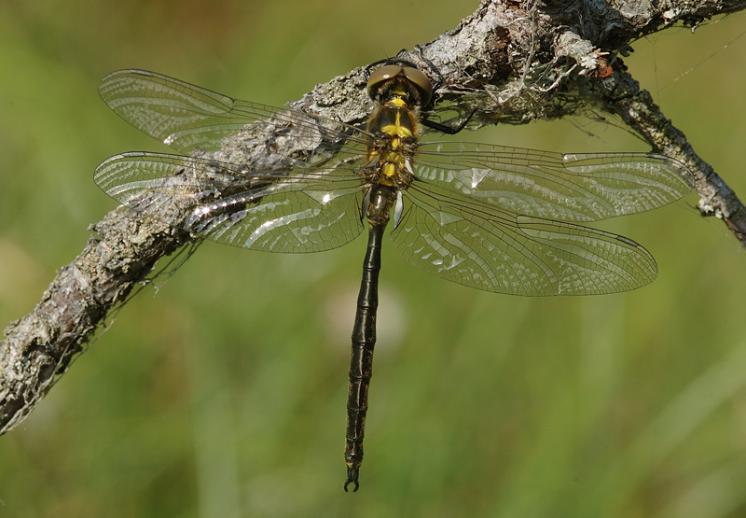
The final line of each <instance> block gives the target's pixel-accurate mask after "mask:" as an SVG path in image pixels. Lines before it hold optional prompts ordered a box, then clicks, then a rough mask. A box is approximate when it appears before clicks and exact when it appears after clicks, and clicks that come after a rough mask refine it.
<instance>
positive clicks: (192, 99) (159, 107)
mask: <svg viewBox="0 0 746 518" xmlns="http://www.w3.org/2000/svg"><path fill="white" fill-rule="evenodd" d="M99 93H100V94H101V98H102V99H103V100H104V102H105V103H106V104H107V105H108V106H109V107H110V108H111V109H112V110H114V111H115V112H116V113H117V114H118V115H119V116H120V117H122V118H123V119H124V120H125V121H127V122H129V123H130V124H132V125H133V126H134V127H136V128H137V129H139V130H141V131H143V132H145V133H147V134H148V135H150V136H152V137H154V138H156V139H158V140H160V141H161V142H163V143H164V144H167V145H169V146H172V147H174V148H175V149H177V150H178V151H180V152H182V153H188V152H191V151H193V150H195V149H200V150H203V151H211V150H216V149H218V148H219V147H220V143H221V141H222V140H223V139H224V138H225V137H227V136H230V135H234V134H236V133H239V132H240V131H241V130H242V129H244V128H245V127H246V126H247V125H249V124H254V123H258V122H260V121H262V123H265V124H269V123H270V121H267V120H266V119H270V118H271V119H272V121H273V122H274V123H275V124H278V125H282V124H288V125H293V126H294V127H296V128H299V129H300V131H298V132H296V133H294V136H293V138H295V139H299V140H301V141H302V140H304V139H307V140H309V142H317V141H319V140H321V139H327V140H330V141H336V140H347V139H351V140H356V141H358V142H359V144H361V145H364V143H365V135H364V132H362V131H361V130H359V129H357V128H355V127H353V126H349V125H345V124H342V123H338V122H336V121H331V120H328V119H324V118H320V117H312V116H311V115H309V114H306V113H304V112H302V111H299V110H289V109H282V108H276V107H272V106H266V105H262V104H258V103H253V102H249V101H242V100H239V99H234V98H233V97H229V96H227V95H223V94H220V93H217V92H213V91H212V90H208V89H206V88H202V87H199V86H195V85H192V84H189V83H187V82H184V81H180V80H178V79H174V78H171V77H168V76H164V75H161V74H158V73H155V72H150V71H147V70H137V69H132V70H118V71H116V72H113V73H111V74H109V75H108V76H106V77H105V78H104V79H103V80H102V81H101V84H100V86H99Z"/></svg>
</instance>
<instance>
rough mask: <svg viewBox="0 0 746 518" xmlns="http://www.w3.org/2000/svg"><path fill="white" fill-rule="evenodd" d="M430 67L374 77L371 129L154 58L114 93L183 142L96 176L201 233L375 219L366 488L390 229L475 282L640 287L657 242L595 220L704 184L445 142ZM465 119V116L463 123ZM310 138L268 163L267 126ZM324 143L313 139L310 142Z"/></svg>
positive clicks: (356, 459)
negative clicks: (272, 102) (247, 93)
mask: <svg viewBox="0 0 746 518" xmlns="http://www.w3.org/2000/svg"><path fill="white" fill-rule="evenodd" d="M432 85H433V82H432V81H431V80H430V78H429V77H428V76H427V75H426V74H425V73H424V72H423V71H421V70H420V69H418V68H417V67H416V66H414V65H412V64H410V63H406V62H386V63H383V64H381V65H379V66H378V67H377V68H375V69H373V70H372V71H370V72H369V77H368V81H367V90H368V93H369V96H370V100H371V107H372V109H371V111H370V115H369V118H368V120H367V122H366V123H365V124H360V125H355V124H345V123H342V122H340V121H338V120H335V119H332V118H325V117H323V116H319V115H316V114H311V113H307V112H306V111H304V110H303V109H300V108H279V107H271V106H266V105H262V104H258V103H254V102H249V101H243V100H239V99H235V98H233V97H229V96H226V95H223V94H220V93H217V92H213V91H211V90H208V89H205V88H201V87H198V86H194V85H192V84H189V83H186V82H183V81H180V80H178V79H173V78H170V77H167V76H164V75H161V74H158V73H155V72H149V71H145V70H137V69H133V70H120V71H117V72H113V73H112V74H110V75H108V76H106V77H105V78H104V79H103V80H102V82H101V85H100V88H99V92H100V94H101V97H102V99H103V100H104V102H105V103H106V104H107V105H108V106H109V107H110V108H111V109H112V110H114V111H115V112H116V113H117V114H118V115H120V116H121V117H122V118H123V119H124V120H125V121H127V122H129V123H130V124H132V125H134V126H135V127H136V128H138V129H140V130H142V131H144V132H145V133H147V134H148V135H151V136H152V137H154V138H156V139H158V140H160V141H161V142H163V143H165V144H167V145H169V146H171V147H172V148H174V149H175V150H176V151H177V153H180V154H166V153H156V152H143V151H137V152H127V153H123V154H118V155H115V156H112V157H110V158H108V159H107V160H105V161H104V162H103V163H101V164H100V165H99V166H98V168H97V169H96V171H95V175H94V179H95V182H96V183H97V184H98V185H99V186H100V187H101V188H102V189H103V190H104V191H105V192H106V193H108V194H109V195H110V196H112V197H113V198H115V199H116V200H118V201H120V202H121V203H123V204H126V205H128V206H129V207H131V208H132V209H134V210H136V211H143V212H147V213H148V214H151V215H155V217H160V216H159V214H161V213H163V212H167V211H166V210H165V208H166V207H168V206H170V204H176V205H178V206H179V207H181V208H182V209H183V210H184V211H185V212H184V213H185V214H187V216H186V217H185V218H183V220H181V222H180V225H181V226H182V229H183V230H184V231H186V232H188V233H189V235H190V236H191V237H193V238H194V240H196V241H201V240H203V239H212V240H214V241H217V242H221V243H227V244H230V245H235V246H239V247H244V248H248V249H251V250H262V251H268V252H277V253H306V252H320V251H323V250H329V249H333V248H336V247H339V246H342V245H344V244H346V243H348V242H350V241H352V240H353V239H355V238H356V237H358V236H359V235H360V234H361V233H362V231H363V230H364V229H365V228H366V227H367V230H368V240H367V247H366V250H365V256H364V260H363V268H362V280H361V283H360V291H359V294H358V299H357V306H356V314H355V320H354V325H353V331H352V354H351V362H350V371H349V393H348V398H347V430H346V436H345V439H346V440H345V453H344V459H345V464H346V479H345V483H344V490H345V491H347V490H348V488H350V487H351V488H352V489H353V491H357V490H358V488H359V474H360V467H361V464H362V461H363V438H364V430H365V418H366V414H367V410H368V389H369V383H370V380H371V375H372V366H373V351H374V346H375V343H376V312H377V307H378V279H379V272H380V268H381V247H382V242H383V238H384V233H385V232H384V231H385V230H386V229H387V228H390V231H389V232H388V235H389V236H390V238H391V240H392V241H393V242H394V243H395V245H396V248H397V249H398V250H399V251H400V252H401V253H402V254H403V255H404V257H405V258H406V259H408V260H409V261H410V262H411V263H413V264H415V265H418V266H420V267H422V268H424V269H425V270H427V271H430V272H432V273H434V274H437V275H438V276H440V277H442V278H444V279H447V280H449V281H453V282H456V283H459V284H462V285H465V286H469V287H472V288H477V289H481V290H487V291H491V292H497V293H504V294H513V295H524V296H551V295H593V294H604V293H615V292H622V291H627V290H632V289H635V288H638V287H640V286H643V285H645V284H647V283H649V282H651V281H652V280H653V279H654V278H655V277H656V274H657V266H656V262H655V259H654V258H653V256H652V255H651V253H650V252H648V251H647V250H646V249H645V248H644V247H643V246H642V245H640V244H638V243H637V242H635V241H633V240H631V239H629V238H627V237H624V236H621V235H617V234H614V233H611V232H607V231H604V230H599V229H595V228H591V227H587V226H584V225H583V224H582V223H585V222H592V221H598V220H603V219H606V218H611V217H615V216H622V215H626V214H633V213H638V212H643V211H647V210H650V209H654V208H657V207H661V206H664V205H666V204H669V203H671V202H674V201H676V200H678V199H680V198H681V197H682V196H684V195H685V194H686V193H687V192H689V190H690V184H691V179H690V173H689V172H688V170H687V169H686V167H685V166H683V165H682V164H681V163H680V162H678V161H676V160H674V159H672V158H669V157H667V156H664V155H661V154H655V153H646V152H633V153H559V152H552V151H540V150H533V149H523V148H516V147H506V146H499V145H491V144H481V143H473V142H449V141H443V140H441V141H438V140H428V138H427V136H428V135H434V134H437V133H439V132H446V133H455V132H456V131H458V130H459V129H461V127H454V126H448V125H444V124H442V123H440V122H436V120H433V118H432V116H433V114H436V113H437V107H436V103H435V102H434V99H435V98H436V97H437V96H438V95H437V94H438V93H437V91H436V89H434V88H433V86H432ZM459 126H463V124H461V125H459ZM257 129H258V130H261V131H263V132H265V133H264V135H266V134H270V135H272V138H274V139H277V140H281V139H285V144H287V143H288V139H290V140H291V142H290V144H298V148H299V149H300V151H299V152H298V153H296V155H297V156H294V157H291V158H284V159H281V160H274V161H270V162H269V163H266V164H265V163H258V164H257V163H255V162H254V161H249V160H246V159H243V160H242V157H245V156H246V153H245V151H244V150H245V149H250V148H253V147H256V146H263V145H266V143H265V142H258V141H257V138H256V137H254V136H252V135H254V134H253V133H251V131H252V130H257ZM307 149H312V151H310V152H308V151H304V150H307Z"/></svg>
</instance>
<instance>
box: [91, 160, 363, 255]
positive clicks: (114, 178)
mask: <svg viewBox="0 0 746 518" xmlns="http://www.w3.org/2000/svg"><path fill="white" fill-rule="evenodd" d="M94 180H95V182H96V184H98V185H99V187H101V188H102V189H103V190H104V191H106V193H107V194H109V195H110V196H112V197H113V198H116V199H117V200H119V201H120V202H122V203H125V204H127V205H129V206H130V207H132V208H134V209H135V210H140V211H142V210H150V211H151V213H153V214H158V213H159V210H161V209H164V207H165V206H167V205H171V204H181V205H182V206H186V207H187V208H189V209H191V216H190V217H189V219H188V221H187V222H186V223H185V224H186V226H187V229H188V230H189V231H190V232H193V233H194V234H196V235H199V236H201V237H206V238H210V239H214V240H216V241H220V242H223V243H227V244H230V245H234V246H241V247H245V248H251V249H254V250H265V251H271V252H284V253H300V252H318V251H321V250H328V249H331V248H335V247H338V246H341V245H343V244H345V243H347V242H349V241H351V240H352V239H354V238H355V237H356V236H357V235H358V234H359V233H360V231H361V230H362V226H363V225H362V222H361V212H360V207H361V205H362V198H363V195H364V188H365V186H364V184H363V182H362V179H361V178H360V177H358V176H357V175H356V174H355V173H354V168H345V167H339V166H338V167H330V168H317V169H307V170H302V171H301V172H300V173H299V172H297V171H296V172H294V174H293V175H292V176H291V175H287V174H258V173H255V172H251V171H249V170H248V169H247V168H245V167H242V166H239V165H236V164H229V163H225V162H219V161H216V160H208V159H201V158H194V157H183V156H179V155H169V154H163V153H146V152H130V153H124V154H121V155H115V156H113V157H111V158H109V159H107V160H106V161H104V162H103V163H102V164H101V165H99V166H98V168H97V169H96V172H95V174H94Z"/></svg>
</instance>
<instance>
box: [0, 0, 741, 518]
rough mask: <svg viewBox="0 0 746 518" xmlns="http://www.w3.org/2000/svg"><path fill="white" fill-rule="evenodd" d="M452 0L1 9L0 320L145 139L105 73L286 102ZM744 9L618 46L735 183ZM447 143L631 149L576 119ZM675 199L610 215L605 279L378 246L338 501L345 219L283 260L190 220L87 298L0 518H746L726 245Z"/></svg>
mask: <svg viewBox="0 0 746 518" xmlns="http://www.w3.org/2000/svg"><path fill="white" fill-rule="evenodd" d="M476 4H477V1H476V0H469V1H466V0H461V1H459V2H454V1H453V0H438V1H432V0H431V1H427V2H425V1H419V2H415V1H409V2H401V1H394V0H377V1H376V2H369V1H364V0H346V1H343V0H337V1H332V0H315V1H300V0H298V1H285V2H279V1H274V2H272V1H269V0H262V1H257V0H254V1H249V2H241V1H239V0H231V1H227V2H220V3H211V2H206V1H199V0H181V1H178V2H176V1H171V0H169V1H165V2H148V1H145V0H139V1H138V0H127V1H120V2H117V3H104V2H96V1H93V0H75V1H66V2H63V1H61V0H38V1H35V2H22V1H20V0H18V1H14V0H10V1H9V0H5V1H4V2H2V3H1V4H0V325H5V323H7V322H9V321H10V320H12V319H14V318H18V317H20V316H21V315H23V314H25V313H26V312H27V311H28V310H30V309H31V308H32V306H33V304H35V302H36V301H37V300H38V298H39V296H40V295H41V293H42V291H43V290H44V289H45V287H46V286H47V284H48V283H49V281H50V280H51V279H52V277H53V276H54V274H55V271H56V269H57V268H59V267H60V266H61V265H63V264H65V263H67V262H69V261H70V260H71V259H72V258H73V257H74V256H75V255H76V254H77V253H78V252H79V251H80V249H81V248H82V246H83V245H84V243H85V241H86V239H87V237H88V236H89V233H88V230H87V227H88V225H89V224H90V223H93V222H95V221H96V220H98V219H99V218H101V217H102V216H103V214H104V213H105V212H106V211H108V210H110V209H111V208H113V207H114V203H113V202H112V201H111V200H110V199H109V198H107V197H106V196H105V195H104V194H103V193H102V192H100V191H99V190H98V189H97V188H96V186H95V185H94V184H93V181H92V180H91V173H92V171H93V169H94V168H95V166H96V165H97V164H98V163H99V162H100V161H101V160H103V159H104V158H106V157H107V156H108V155H111V154H114V153H117V152H120V151H124V150H133V149H149V150H162V151H165V150H166V149H165V148H164V147H163V146H162V145H161V144H159V143H158V142H155V141H152V140H150V139H148V137H146V136H144V135H143V134H140V133H138V132H137V131H136V130H134V129H132V128H130V127H129V126H127V125H126V124H125V123H124V122H122V121H121V120H119V118H118V117H117V116H116V115H114V114H113V113H111V112H110V111H109V110H108V109H107V108H106V107H105V106H104V104H103V103H102V102H101V101H100V100H99V98H98V95H97V93H96V87H97V83H98V81H99V79H100V78H101V77H102V76H103V75H105V74H106V73H108V72H110V71H112V70H115V69H118V68H123V67H133V66H134V67H143V68H150V69H153V70H157V71H160V72H163V73H166V74H169V75H173V76H176V77H179V78H182V79H185V80H187V81H190V82H193V83H197V84H202V85H205V86H208V87H210V88H213V89H215V90H218V91H223V92H225V93H228V94H232V95H235V96H239V97H243V98H246V99H252V100H256V101H259V102H264V103H268V104H279V105H281V104H283V103H284V102H286V101H287V100H290V99H295V98H297V97H298V96H300V95H301V94H302V93H303V92H305V91H307V90H308V89H309V88H310V87H311V86H312V85H314V84H315V83H317V82H321V81H325V80H328V79H329V78H330V77H332V76H334V75H336V74H339V73H343V72H345V71H347V70H349V69H350V68H352V67H355V66H359V65H361V64H365V63H369V62H372V61H375V60H378V59H381V58H383V57H385V56H388V55H392V54H393V53H395V52H396V51H398V50H399V49H400V48H404V47H410V46H411V45H413V44H415V43H418V42H425V41H428V40H430V39H432V38H434V37H436V36H437V35H438V34H440V33H441V32H443V31H445V30H447V29H449V28H450V27H453V26H454V25H455V24H456V23H457V21H458V20H459V19H460V18H461V17H462V16H464V15H466V14H467V13H469V12H471V11H472V10H473V9H474V8H475V7H476ZM745 21H746V18H744V16H741V15H734V16H732V17H730V18H726V19H723V20H718V21H717V22H715V23H709V24H707V25H706V26H703V27H700V28H699V29H698V30H697V31H696V32H695V33H692V32H691V31H689V30H686V29H673V30H669V31H667V32H666V33H664V34H661V35H659V36H656V37H653V38H649V39H645V40H641V41H639V42H637V43H636V44H635V48H636V50H637V52H636V53H635V54H634V55H633V56H632V57H630V58H629V59H628V64H629V65H630V67H631V70H632V71H633V73H634V74H636V75H637V77H638V78H639V79H640V80H641V81H642V82H643V85H644V86H646V87H647V88H649V89H650V90H651V91H652V92H653V94H654V95H655V97H656V99H657V101H658V102H659V103H660V104H661V105H662V107H663V109H664V110H665V112H666V113H667V114H668V115H669V116H670V117H672V118H673V120H674V122H675V124H677V125H678V126H679V127H680V128H682V129H683V130H684V131H685V132H686V134H687V135H688V137H689V138H690V139H691V142H692V143H693V145H694V146H695V149H697V150H698V151H699V153H701V155H702V156H703V157H704V158H705V159H706V160H708V161H710V162H711V163H712V164H714V166H715V168H716V170H718V171H719V172H720V173H721V174H722V175H723V176H724V177H725V178H726V179H727V181H729V182H730V184H731V186H733V187H734V188H735V189H736V191H738V192H740V193H741V194H746V172H745V171H744V170H743V160H744V158H743V157H744V152H745V150H746V148H745V147H744V134H746V98H745V97H744V96H743V91H744V84H745V83H746V72H745V71H746V66H745V65H746V58H744V56H745V55H746V37H744V38H742V39H740V40H737V41H735V42H732V43H731V44H730V45H728V46H727V48H725V46H726V44H727V43H728V42H729V41H731V40H732V39H734V38H736V37H737V36H738V35H739V34H740V33H742V32H743V31H744V30H746V23H744V22H745ZM713 54H714V55H713ZM692 65H696V66H695V67H694V69H693V70H692V71H690V72H688V70H689V68H690V67H691V66H692ZM462 138H464V136H463V135H462ZM466 138H468V139H471V140H480V141H485V142H494V143H507V144H513V145H522V146H531V147H540V148H547V149H556V150H565V151H583V150H641V149H645V146H644V145H643V144H642V143H641V142H639V141H637V140H635V139H633V138H631V137H630V136H629V135H628V134H626V133H625V132H624V131H621V130H619V129H615V128H612V127H609V126H602V125H599V124H592V123H590V122H589V121H588V120H587V119H575V120H564V121H557V122H552V123H538V124H533V125H530V126H528V127H522V128H512V127H505V128H496V129H486V130H482V131H480V132H479V133H477V134H473V135H467V136H466ZM695 202H696V198H695V197H692V198H690V199H688V200H686V201H685V202H681V203H678V204H675V205H673V206H670V207H667V208H665V209H662V210H659V211H656V212H654V213H649V214H643V215H640V216H635V217H629V218H624V219H623V220H620V221H615V222H611V223H610V224H607V225H605V226H604V228H611V229H613V230H617V231H622V232H624V233H625V234H627V235H629V236H631V237H634V238H635V239H637V240H639V241H641V242H642V243H644V244H646V245H647V246H648V247H649V248H650V249H651V250H652V251H653V252H654V254H655V255H656V257H657V259H658V261H659V264H660V270H661V272H660V277H659V279H658V281H657V282H655V283H654V284H652V285H650V286H648V287H646V288H643V289H641V290H638V291H636V292H633V293H628V294H623V295H611V296H601V297H591V298H551V299H526V298H518V297H510V296H501V295H495V294H490V293H483V292H479V291H476V290H470V289H467V288H463V287H460V286H458V285H455V284H451V283H448V282H445V281H441V280H439V279H437V278H435V277H430V276H428V275H426V274H424V273H422V272H420V271H417V270H415V269H414V268H412V267H410V266H409V265H408V264H407V263H405V262H404V261H403V260H402V259H401V258H400V257H399V256H398V254H397V252H396V251H395V250H394V249H393V247H392V246H387V245H389V244H390V243H385V244H384V266H383V272H382V287H381V290H382V308H381V312H380V317H379V347H378V348H377V355H376V365H375V376H374V379H373V386H372V389H371V402H370V403H371V410H370V413H369V419H368V427H367V431H368V436H367V441H366V454H367V457H366V461H365V463H364V465H363V471H362V476H361V482H362V487H361V490H360V492H359V493H357V494H355V495H351V494H345V493H343V492H342V482H343V477H344V465H343V459H342V450H343V447H344V440H343V439H344V427H345V416H346V413H345V401H346V390H347V368H348V351H349V334H350V331H351V326H352V313H353V308H354V302H355V296H356V290H357V286H358V283H359V271H360V264H361V261H362V255H363V249H364V246H365V244H364V240H363V239H359V240H357V241H355V242H354V243H352V244H350V245H348V246H346V247H343V248H341V249H339V250H335V251H331V252H327V253H322V254H315V255H300V256H290V255H272V254H263V253H258V252H249V251H245V250H239V249H233V248H230V247H226V246H221V245H217V244H212V243H207V244H205V245H204V246H202V247H201V248H200V249H199V251H198V253H197V254H195V255H194V257H192V258H191V259H190V260H189V261H188V262H187V263H186V264H185V265H184V266H183V267H182V268H181V269H180V270H178V272H177V273H176V274H175V275H174V276H172V277H171V278H169V279H161V280H160V281H159V282H158V284H157V286H155V287H151V288H148V289H146V290H144V292H143V293H141V294H140V295H139V296H138V297H136V298H135V299H134V300H132V301H131V302H130V303H129V304H127V305H126V306H125V307H124V308H123V309H121V311H119V312H118V313H116V315H114V316H113V317H112V318H111V319H109V325H108V326H107V329H106V331H101V332H99V333H98V335H97V337H96V339H95V341H94V342H93V343H92V344H91V347H90V349H89V351H88V352H87V353H86V354H84V355H83V356H82V357H81V358H80V360H79V361H77V362H76V363H75V364H74V365H73V366H72V368H71V370H70V372H69V373H68V374H67V375H66V376H64V377H63V378H62V380H61V381H60V382H59V383H58V384H57V386H55V387H54V389H53V390H52V391H51V393H50V394H49V396H48V397H47V398H46V399H45V400H44V401H43V402H42V403H41V404H40V405H39V406H38V408H37V409H36V411H35V412H34V413H33V415H31V417H30V418H29V419H28V420H26V421H25V422H24V423H23V424H22V425H21V426H19V427H18V428H17V429H15V430H14V431H13V432H11V433H9V434H7V435H5V436H3V437H2V438H0V516H9V517H47V516H55V517H60V518H65V517H100V516H107V517H151V516H152V517H165V516H168V517H171V516H176V517H200V518H204V517H239V516H366V517H378V516H500V517H589V518H590V517H601V516H604V517H607V516H611V517H616V516H624V517H646V516H656V517H658V516H660V517H696V518H709V517H725V516H733V517H735V516H746V490H745V489H746V319H745V318H744V309H743V308H744V305H743V300H744V293H746V275H744V273H743V272H744V267H746V255H745V254H744V252H743V250H741V248H740V247H739V245H738V244H737V242H736V240H734V239H733V238H732V237H731V235H730V234H729V233H728V232H727V231H726V229H725V227H724V225H722V223H720V222H718V221H716V220H715V219H703V218H700V217H699V216H698V214H697V211H696V210H695V209H694V208H692V207H693V205H694V203H695Z"/></svg>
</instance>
